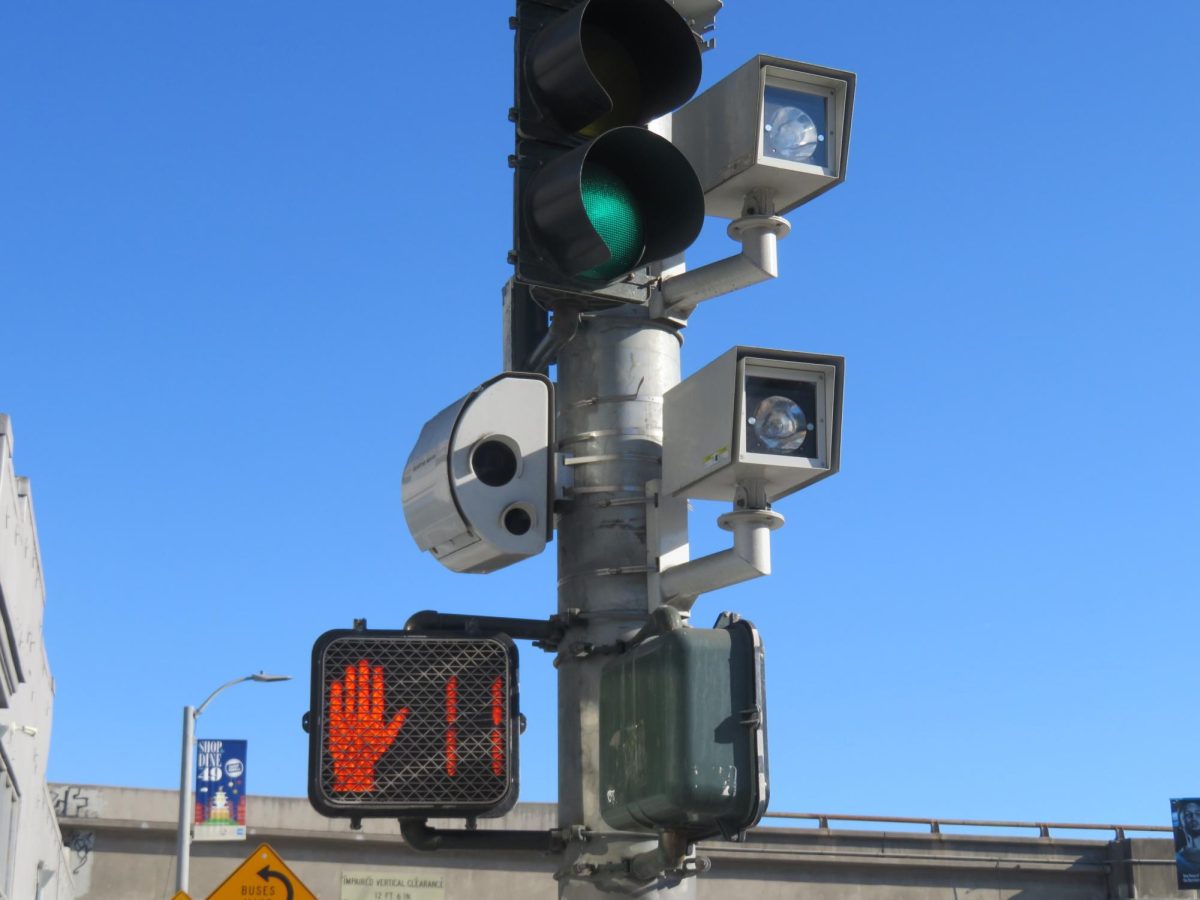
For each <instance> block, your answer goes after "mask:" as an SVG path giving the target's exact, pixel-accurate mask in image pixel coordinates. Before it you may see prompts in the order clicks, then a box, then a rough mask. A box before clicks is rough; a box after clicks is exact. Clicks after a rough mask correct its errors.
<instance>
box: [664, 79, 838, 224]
mask: <svg viewBox="0 0 1200 900" xmlns="http://www.w3.org/2000/svg"><path fill="white" fill-rule="evenodd" d="M853 105H854V73H853V72H844V71H842V70H840V69H827V68H825V67H823V66H813V65H808V64H807V63H801V62H796V61H795V60H790V59H782V58H780V57H775V56H756V57H754V58H753V59H751V60H750V61H749V62H747V63H746V64H745V65H743V66H742V67H741V68H739V69H736V70H735V71H733V72H732V73H731V74H729V75H727V76H726V77H725V78H723V79H722V80H721V81H719V82H717V83H716V84H715V85H713V86H712V87H710V88H709V89H708V90H706V91H705V92H704V93H703V94H700V95H699V96H698V97H695V98H694V99H693V100H691V101H690V102H689V103H687V104H686V105H684V106H683V107H682V108H680V109H678V110H676V111H675V112H674V113H672V114H671V124H670V133H671V142H672V143H673V144H674V145H675V146H676V147H678V148H679V150H680V151H682V153H683V155H684V156H686V157H687V158H688V161H689V162H690V163H691V164H692V168H694V169H695V170H696V174H697V175H698V176H699V178H700V185H701V187H702V188H703V189H704V211H705V213H706V214H707V215H710V216H719V217H720V218H724V219H737V218H739V217H741V216H742V215H744V214H745V213H746V210H744V204H745V202H746V199H747V197H749V196H751V195H758V196H760V197H763V196H766V197H770V198H771V202H772V204H773V207H774V208H773V209H768V210H763V209H755V210H754V211H755V212H757V213H764V212H765V213H767V214H770V215H783V214H785V213H787V212H788V211H790V210H792V209H795V208H796V207H797V206H799V205H800V204H802V203H807V202H808V201H809V200H811V199H812V198H813V197H816V196H817V195H819V194H822V193H824V192H825V191H827V190H829V189H830V188H831V187H834V186H835V185H838V184H841V182H842V181H844V180H845V177H846V158H847V156H848V154H849V151H850V118H851V114H852V111H853Z"/></svg>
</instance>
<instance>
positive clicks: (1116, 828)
mask: <svg viewBox="0 0 1200 900" xmlns="http://www.w3.org/2000/svg"><path fill="white" fill-rule="evenodd" d="M764 818H769V819H808V820H813V821H816V823H817V827H818V828H824V829H826V830H830V824H829V823H830V822H866V823H876V824H900V825H927V826H928V827H929V831H930V833H931V834H941V832H942V826H943V825H950V826H960V827H963V826H965V827H969V828H1031V829H1037V833H1038V837H1044V838H1048V837H1050V829H1052V828H1053V829H1057V830H1066V831H1070V830H1074V831H1111V832H1113V834H1114V836H1115V838H1114V839H1115V840H1118V841H1121V840H1124V839H1125V835H1126V832H1130V831H1137V832H1167V833H1170V832H1171V827H1170V826H1169V825H1107V824H1087V823H1081V822H1009V821H1003V820H999V819H943V818H934V819H925V818H915V817H912V816H855V815H849V814H844V815H841V814H836V813H791V812H768V813H765V814H764Z"/></svg>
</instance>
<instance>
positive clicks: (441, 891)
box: [341, 869, 446, 900]
mask: <svg viewBox="0 0 1200 900" xmlns="http://www.w3.org/2000/svg"><path fill="white" fill-rule="evenodd" d="M341 900H446V873H445V872H443V871H441V870H438V869H388V870H387V871H380V870H375V871H368V872H342V896H341Z"/></svg>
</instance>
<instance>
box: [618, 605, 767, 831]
mask: <svg viewBox="0 0 1200 900" xmlns="http://www.w3.org/2000/svg"><path fill="white" fill-rule="evenodd" d="M767 794H768V788H767V742H766V697H765V680H764V676H763V647H762V641H761V640H760V639H759V636H758V631H757V630H755V628H754V626H753V625H751V624H750V623H749V622H747V621H746V620H745V619H739V618H736V617H734V616H729V615H724V616H722V617H721V619H720V620H718V627H716V628H678V629H675V630H673V631H668V632H667V633H665V634H662V635H659V636H657V637H653V638H650V639H649V640H647V641H645V642H644V643H641V644H639V645H638V646H636V647H635V648H634V649H633V650H631V651H629V652H628V653H624V654H621V655H620V656H617V657H616V658H614V659H613V660H612V661H611V662H609V663H608V664H607V665H606V666H605V667H604V672H603V675H602V676H601V681H600V814H601V815H602V816H603V817H604V821H605V822H607V823H608V824H609V825H611V826H612V827H613V828H620V829H625V830H632V831H658V830H661V829H670V830H672V831H677V832H681V833H683V834H686V835H687V836H688V838H689V839H690V840H694V841H699V840H704V839H705V838H710V837H714V836H716V835H722V836H724V837H726V838H729V839H737V838H739V837H740V836H741V835H742V833H744V832H745V830H746V829H748V828H751V827H753V826H754V825H755V824H757V822H758V820H759V819H760V818H762V814H763V813H764V812H766V809H767Z"/></svg>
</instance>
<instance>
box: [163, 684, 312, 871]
mask: <svg viewBox="0 0 1200 900" xmlns="http://www.w3.org/2000/svg"><path fill="white" fill-rule="evenodd" d="M291 678H292V676H291V675H268V674H266V673H265V672H256V673H254V674H253V675H244V676H242V677H241V678H235V679H233V681H227V682H225V683H224V684H223V685H221V686H220V687H219V688H217V689H216V690H215V691H213V692H212V693H211V694H209V695H208V696H207V697H205V698H204V702H203V703H201V704H200V705H199V706H185V707H184V708H183V753H182V759H181V761H180V774H179V844H178V851H177V854H176V857H177V864H176V867H175V870H176V877H175V889H176V890H177V891H183V892H185V893H186V892H187V889H188V863H189V854H190V851H191V846H192V818H193V816H194V813H193V812H192V808H191V807H192V765H193V759H194V757H193V756H192V751H193V750H194V749H195V746H196V719H197V718H199V716H200V713H202V712H204V708H205V707H206V706H208V704H209V703H211V702H212V700H213V698H214V697H216V696H217V694H219V693H221V691H223V690H225V689H226V688H229V687H233V686H234V685H235V684H241V683H242V682H243V681H290V680H291Z"/></svg>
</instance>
